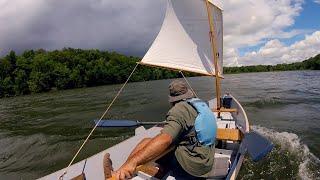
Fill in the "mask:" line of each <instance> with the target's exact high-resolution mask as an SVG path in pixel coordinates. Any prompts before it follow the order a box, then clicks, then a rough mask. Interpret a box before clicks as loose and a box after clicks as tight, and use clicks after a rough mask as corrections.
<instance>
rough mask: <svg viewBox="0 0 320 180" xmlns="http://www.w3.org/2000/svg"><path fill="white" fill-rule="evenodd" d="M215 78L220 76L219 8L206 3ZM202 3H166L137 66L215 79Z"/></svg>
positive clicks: (184, 0)
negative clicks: (214, 52) (212, 37)
mask: <svg viewBox="0 0 320 180" xmlns="http://www.w3.org/2000/svg"><path fill="white" fill-rule="evenodd" d="M210 6H211V12H212V17H213V21H214V27H215V38H216V44H215V46H216V50H217V53H218V56H219V61H218V66H219V74H220V75H222V70H223V69H222V58H223V27H222V9H221V6H220V5H219V4H217V3H215V2H214V1H212V0H210ZM209 31H210V27H209V22H208V14H207V8H206V1H205V0H168V4H167V11H166V16H165V19H164V22H163V25H162V27H161V30H160V32H159V34H158V36H157V37H156V39H155V41H154V42H153V44H152V45H151V47H150V49H149V50H148V52H147V53H146V55H145V56H144V57H143V59H142V60H141V64H146V65H151V66H159V67H165V68H170V69H176V70H183V71H189V72H196V73H200V74H205V75H215V69H214V62H213V55H212V47H211V43H210V36H209Z"/></svg>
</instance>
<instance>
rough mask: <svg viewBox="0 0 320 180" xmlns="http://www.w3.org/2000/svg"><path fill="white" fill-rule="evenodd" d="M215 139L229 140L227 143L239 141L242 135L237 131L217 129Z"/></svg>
mask: <svg viewBox="0 0 320 180" xmlns="http://www.w3.org/2000/svg"><path fill="white" fill-rule="evenodd" d="M217 139H218V140H229V141H240V140H241V139H242V134H241V131H240V130H239V129H227V128H218V129H217Z"/></svg>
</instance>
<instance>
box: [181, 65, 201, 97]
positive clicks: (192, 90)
mask: <svg viewBox="0 0 320 180" xmlns="http://www.w3.org/2000/svg"><path fill="white" fill-rule="evenodd" d="M179 73H180V74H181V75H182V77H183V79H184V80H185V81H186V83H187V84H188V86H189V88H190V89H191V91H192V92H193V94H194V95H195V96H196V97H197V98H199V96H198V95H197V93H196V92H195V91H194V90H193V88H192V87H191V85H190V83H189V81H188V80H187V78H186V77H185V76H184V74H183V72H182V71H179Z"/></svg>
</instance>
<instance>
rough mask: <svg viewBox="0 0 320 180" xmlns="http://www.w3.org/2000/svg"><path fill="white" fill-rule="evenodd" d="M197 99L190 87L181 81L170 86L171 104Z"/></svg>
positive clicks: (176, 81)
mask: <svg viewBox="0 0 320 180" xmlns="http://www.w3.org/2000/svg"><path fill="white" fill-rule="evenodd" d="M193 97H195V96H194V94H193V92H192V91H191V90H190V89H189V88H188V86H187V85H186V84H185V83H184V82H183V81H180V80H174V81H172V82H171V83H170V85H169V102H170V103H173V102H177V101H181V100H184V99H190V98H193Z"/></svg>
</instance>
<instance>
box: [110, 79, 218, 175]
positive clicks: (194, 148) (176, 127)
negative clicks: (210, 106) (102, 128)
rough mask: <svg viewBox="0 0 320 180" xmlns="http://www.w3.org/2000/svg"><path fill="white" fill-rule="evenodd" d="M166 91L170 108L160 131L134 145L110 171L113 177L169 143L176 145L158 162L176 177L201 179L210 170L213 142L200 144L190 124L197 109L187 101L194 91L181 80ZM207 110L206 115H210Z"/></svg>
mask: <svg viewBox="0 0 320 180" xmlns="http://www.w3.org/2000/svg"><path fill="white" fill-rule="evenodd" d="M169 91H170V95H169V102H170V103H171V105H172V108H171V109H170V110H169V112H168V114H167V117H166V121H167V124H166V125H165V126H164V127H163V129H162V131H161V133H160V134H158V135H157V136H155V137H154V138H147V139H144V140H142V141H141V142H140V143H139V144H138V145H137V146H136V148H135V149H134V150H133V152H132V153H131V155H130V156H129V157H128V159H127V161H126V162H125V163H124V164H123V165H122V166H121V167H120V168H119V169H118V170H117V171H116V172H115V173H114V174H113V175H114V177H115V178H116V179H127V178H131V177H132V176H133V174H134V171H135V169H136V167H137V166H139V165H142V164H145V163H147V162H149V161H151V160H153V159H154V158H156V157H158V156H159V155H161V154H162V153H164V152H165V151H166V150H167V149H168V148H169V147H170V146H171V145H173V146H175V147H176V148H175V149H174V151H173V152H172V153H171V154H170V153H169V154H168V155H166V156H165V157H163V158H161V159H160V160H159V164H160V165H161V166H163V167H166V169H169V170H171V171H172V175H173V176H174V177H175V178H176V179H201V178H205V177H206V176H207V174H208V173H209V172H210V171H211V169H212V166H213V160H214V143H211V144H209V145H208V144H206V145H203V143H200V142H199V141H198V140H197V139H198V138H197V136H196V133H195V130H194V125H195V120H196V118H197V116H198V112H197V111H198V110H197V109H196V108H195V107H193V106H192V104H190V102H189V101H188V100H190V99H191V98H194V94H193V93H192V91H191V90H190V89H188V87H187V86H186V84H185V83H184V82H182V81H178V80H176V81H173V82H172V83H171V84H170V85H169ZM205 106H206V105H205ZM210 113H211V114H210ZM210 113H208V114H209V116H210V117H213V118H214V116H213V113H212V112H211V111H210ZM210 120H212V119H210ZM214 123H215V121H214ZM209 128H214V127H209ZM197 132H198V131H197ZM192 134H193V135H192ZM214 136H215V135H214ZM212 142H214V137H213V140H212Z"/></svg>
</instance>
